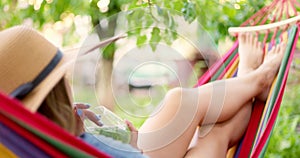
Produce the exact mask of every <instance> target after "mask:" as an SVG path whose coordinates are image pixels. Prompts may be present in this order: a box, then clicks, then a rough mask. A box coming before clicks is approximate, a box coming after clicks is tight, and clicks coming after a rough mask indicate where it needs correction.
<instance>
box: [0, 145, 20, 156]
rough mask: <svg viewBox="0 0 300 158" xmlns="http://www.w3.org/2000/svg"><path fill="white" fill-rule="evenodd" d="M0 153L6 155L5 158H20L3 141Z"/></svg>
mask: <svg viewBox="0 0 300 158" xmlns="http://www.w3.org/2000/svg"><path fill="white" fill-rule="evenodd" d="M0 153H1V157H5V158H18V156H17V155H15V154H14V153H13V152H11V151H10V150H9V149H7V148H6V147H5V146H4V145H2V144H1V143H0Z"/></svg>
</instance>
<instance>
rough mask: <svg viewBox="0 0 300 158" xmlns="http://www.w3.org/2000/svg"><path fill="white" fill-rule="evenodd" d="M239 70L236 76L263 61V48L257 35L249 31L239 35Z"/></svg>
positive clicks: (249, 70) (254, 67)
mask: <svg viewBox="0 0 300 158" xmlns="http://www.w3.org/2000/svg"><path fill="white" fill-rule="evenodd" d="M238 40H239V49H238V51H239V58H240V62H239V71H238V76H240V75H242V74H246V73H249V72H251V71H253V70H255V69H257V68H258V67H259V66H260V65H261V63H262V61H263V49H262V47H261V43H260V42H258V39H257V37H254V35H253V34H250V33H242V34H240V35H239V38H238Z"/></svg>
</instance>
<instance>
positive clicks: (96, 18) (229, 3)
mask: <svg viewBox="0 0 300 158" xmlns="http://www.w3.org/2000/svg"><path fill="white" fill-rule="evenodd" d="M271 2H272V1H271V0H265V1H263V0H172V1H170V0H151V1H150V0H76V1H75V0H1V1H0V30H3V29H6V28H9V27H12V26H15V25H20V24H23V25H28V26H30V27H34V28H36V29H38V30H40V31H41V32H42V33H43V34H44V35H45V36H46V37H47V38H48V39H49V40H50V41H52V42H53V43H54V44H56V45H57V46H59V47H60V48H61V49H63V50H65V51H74V50H75V51H76V50H78V49H79V47H80V45H81V44H82V43H83V42H84V40H85V39H86V38H87V37H88V36H89V34H90V33H91V32H92V31H95V32H97V34H98V36H99V38H100V39H105V38H108V37H113V36H114V35H115V34H116V32H115V31H116V29H117V27H118V26H117V22H116V19H114V20H111V21H109V22H107V23H105V21H104V24H103V21H101V19H105V18H107V17H111V16H113V15H115V14H116V13H118V12H120V11H128V10H132V9H136V8H146V9H147V8H150V9H149V12H144V13H142V12H135V13H132V14H131V15H130V16H128V17H127V20H128V25H132V26H137V28H146V29H149V30H150V32H151V33H150V35H146V34H145V32H144V31H143V30H142V29H135V30H132V31H129V32H128V36H130V37H134V40H135V42H133V43H134V44H135V45H137V46H140V45H143V44H145V43H147V42H149V43H151V48H152V49H153V51H155V49H156V45H157V44H158V43H159V42H161V41H164V42H165V43H167V44H171V43H172V42H174V41H175V40H176V39H177V38H178V36H177V34H176V33H174V32H167V31H165V32H162V31H160V30H159V29H158V28H157V27H153V26H154V25H155V24H156V20H157V19H156V18H155V16H157V17H160V16H161V17H164V18H165V19H168V20H167V21H165V22H164V23H163V24H164V25H166V26H167V27H169V28H171V29H174V30H176V28H178V25H179V24H177V23H176V21H174V20H172V19H173V18H172V16H170V15H168V14H167V13H168V12H167V13H166V12H164V11H163V9H162V8H167V9H170V10H174V11H177V12H178V13H179V14H180V15H181V16H182V17H183V18H184V19H185V20H186V21H187V22H189V23H192V22H194V21H197V22H198V23H200V24H201V26H202V27H203V28H204V30H206V31H207V32H208V33H209V34H210V37H211V39H212V41H214V42H215V43H216V47H217V49H219V53H220V54H222V53H224V52H226V51H227V49H228V48H230V46H231V44H232V40H233V37H231V36H229V35H228V31H227V30H228V27H231V26H239V25H240V24H241V23H242V22H244V21H245V20H246V19H248V18H249V17H250V16H252V15H253V14H255V13H256V12H257V11H258V10H259V9H261V8H262V7H263V6H266V5H269V4H270V3H271ZM152 8H155V11H152ZM297 11H298V12H299V10H297ZM154 12H155V13H154ZM141 19H142V20H144V21H143V22H141ZM103 25H106V27H104V26H103ZM96 26H100V29H99V30H98V29H97V27H96ZM94 29H95V30H94ZM299 43H300V42H298V44H297V46H298V47H297V48H298V49H299V46H300V44H299ZM117 49H118V48H117V46H116V45H114V44H111V45H109V46H107V47H105V48H104V49H102V50H101V52H102V58H101V60H102V61H103V63H105V64H104V65H103V66H104V67H106V68H107V69H105V71H103V72H101V73H102V75H100V78H99V80H101V76H102V77H103V76H111V75H112V67H113V63H114V60H115V52H116V50H117ZM298 58H299V57H298ZM298 58H295V59H294V61H293V66H292V68H291V71H290V76H289V78H288V83H287V87H286V92H285V95H284V98H283V102H282V107H281V110H280V113H279V116H278V118H277V122H276V126H275V128H274V132H273V135H272V138H271V141H270V143H269V147H268V149H267V153H266V157H270V158H273V157H275V158H277V157H299V155H300V142H299V141H300V135H299V132H300V127H299V121H300V120H299V119H300V114H299V113H300V106H299V104H300V100H299V99H298V96H299V94H300V86H299V85H300V84H299V83H300V80H299V76H300V70H299V69H300V68H299V64H300V60H299V59H298ZM205 66H206V65H205V64H204V65H203V63H202V64H201V63H200V64H198V65H197V66H196V67H195V69H198V70H196V71H197V72H200V70H199V69H200V68H202V67H205ZM198 75H201V73H199V74H198ZM101 81H102V82H101V83H103V85H111V83H110V81H107V80H105V79H103V80H101ZM75 82H76V81H75ZM103 85H102V86H103ZM189 85H190V86H191V85H193V84H192V81H191V83H189ZM171 87H172V86H170V85H168V84H162V85H160V86H158V87H156V96H163V95H164V94H165V93H166V91H167V90H168V89H170V88H171ZM77 88H78V89H79V90H78V91H80V94H77V95H76V96H75V97H76V98H75V99H76V100H78V101H85V102H90V101H91V100H93V99H91V96H93V95H94V94H93V92H91V91H89V90H86V89H84V88H80V87H77ZM98 89H101V90H100V91H103V92H99V93H100V94H105V95H104V97H102V98H100V104H103V105H107V106H108V108H109V109H111V110H113V111H115V112H116V113H117V114H118V115H120V116H121V117H122V118H127V119H129V120H131V121H133V123H134V124H135V125H136V126H137V127H139V126H141V124H142V123H143V121H144V120H145V118H136V117H133V116H130V115H127V114H126V113H124V111H122V110H121V109H120V108H118V107H120V106H115V103H112V102H111V100H110V98H111V93H112V92H111V91H110V89H111V87H106V86H104V87H101V85H99V87H98ZM131 97H132V98H133V100H135V102H137V104H139V105H145V108H149V107H148V106H147V105H148V104H149V102H152V104H153V105H157V104H158V103H159V101H160V99H161V97H155V96H152V98H150V99H149V98H147V97H146V98H145V97H141V96H135V95H132V96H131ZM92 104H93V105H96V104H98V102H96V101H95V102H92ZM124 104H130V103H124ZM122 107H123V108H126V109H129V111H131V113H133V114H134V113H139V111H141V109H143V106H141V107H140V108H132V107H131V106H130V105H128V106H125V107H124V106H122ZM153 108H155V106H154V107H152V108H150V109H148V110H150V111H151V110H153Z"/></svg>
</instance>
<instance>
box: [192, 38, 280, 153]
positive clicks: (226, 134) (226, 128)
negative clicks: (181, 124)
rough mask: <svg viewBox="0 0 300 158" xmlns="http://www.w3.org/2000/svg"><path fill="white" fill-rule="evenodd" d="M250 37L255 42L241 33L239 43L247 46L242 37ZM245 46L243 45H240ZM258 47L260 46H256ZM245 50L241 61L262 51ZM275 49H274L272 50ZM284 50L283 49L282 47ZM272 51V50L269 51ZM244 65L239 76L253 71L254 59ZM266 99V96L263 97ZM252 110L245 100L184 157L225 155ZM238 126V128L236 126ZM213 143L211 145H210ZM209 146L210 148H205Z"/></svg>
mask: <svg viewBox="0 0 300 158" xmlns="http://www.w3.org/2000/svg"><path fill="white" fill-rule="evenodd" d="M245 36H246V37H247V38H250V39H253V40H254V43H257V39H254V38H252V37H251V36H252V35H242V37H239V41H240V45H241V46H247V43H248V42H247V41H243V40H242V39H243V38H244V37H245ZM257 44H258V43H257ZM242 48H245V47H242ZM257 48H260V47H257ZM247 50H249V49H245V50H243V49H242V50H239V52H242V53H240V60H241V62H243V61H244V60H245V59H247V58H245V57H246V56H247V54H248V55H250V54H251V55H252V56H254V57H255V56H257V57H259V56H261V55H262V51H259V50H257V53H255V52H248V51H247ZM273 51H275V50H273ZM282 51H284V49H282ZM271 53H273V52H271ZM243 63H244V64H245V65H243V66H241V65H239V67H240V69H239V70H240V71H239V73H238V75H239V76H243V75H245V74H246V73H249V72H250V71H253V68H255V67H256V66H255V65H257V64H256V62H255V61H251V60H248V63H247V62H243ZM265 99H266V98H265ZM251 110H252V102H251V101H249V102H247V103H246V104H245V105H244V107H243V108H242V109H241V110H240V111H239V112H238V113H237V114H236V115H235V116H234V117H233V118H231V119H230V120H228V121H225V122H223V123H219V124H216V126H215V127H214V128H213V129H212V131H211V132H210V133H209V134H208V135H207V136H205V137H203V138H199V139H198V142H197V144H196V146H195V147H193V148H192V149H190V150H189V151H188V153H187V155H186V157H212V158H214V157H215V158H220V157H225V156H226V153H227V150H228V149H229V148H230V147H232V146H233V145H235V144H237V143H238V141H239V140H240V139H241V137H242V136H243V134H244V133H245V130H246V128H247V125H248V122H249V120H250V116H251ZM237 127H238V128H237ZM211 144H213V145H211ZM207 148H209V149H210V150H207Z"/></svg>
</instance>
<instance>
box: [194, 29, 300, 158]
mask: <svg viewBox="0 0 300 158" xmlns="http://www.w3.org/2000/svg"><path fill="white" fill-rule="evenodd" d="M298 34H299V32H298V26H293V27H291V29H290V30H289V32H282V33H281V34H278V35H280V36H279V37H278V38H277V39H278V40H277V42H279V41H283V40H284V41H286V42H287V49H286V52H285V56H284V58H283V61H282V64H281V67H280V70H279V72H278V75H277V77H276V79H275V80H274V82H273V84H272V88H271V90H270V93H269V96H268V99H267V101H266V103H262V102H255V105H254V106H253V107H254V108H253V112H252V116H251V119H250V123H249V125H248V128H247V131H246V134H245V136H244V139H243V140H242V141H241V143H240V146H239V147H238V148H237V150H236V153H235V157H242V158H244V157H263V155H264V153H265V150H266V147H267V145H268V141H269V139H270V136H271V132H272V130H273V127H274V124H275V120H276V117H277V114H278V110H279V108H280V103H281V99H282V96H283V93H284V87H285V84H286V80H287V76H288V72H289V68H290V64H291V61H292V58H293V54H294V50H295V47H296V43H297V40H298ZM268 45H272V43H267V45H266V48H271V47H269V46H268ZM237 48H238V41H236V42H235V43H234V45H233V47H232V49H231V50H230V51H229V52H228V53H227V54H225V55H224V57H223V58H222V59H221V60H220V61H219V62H217V63H216V64H215V65H214V66H213V67H212V68H210V70H208V71H207V72H206V73H205V74H204V75H203V76H202V77H201V78H200V79H199V80H198V83H197V85H196V86H201V85H203V84H205V83H207V82H210V81H215V80H219V79H224V78H231V77H235V76H236V74H237V71H238V69H237V68H238V61H239V59H238V51H237V50H238V49H237ZM266 52H267V51H266ZM231 155H233V154H231Z"/></svg>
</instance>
